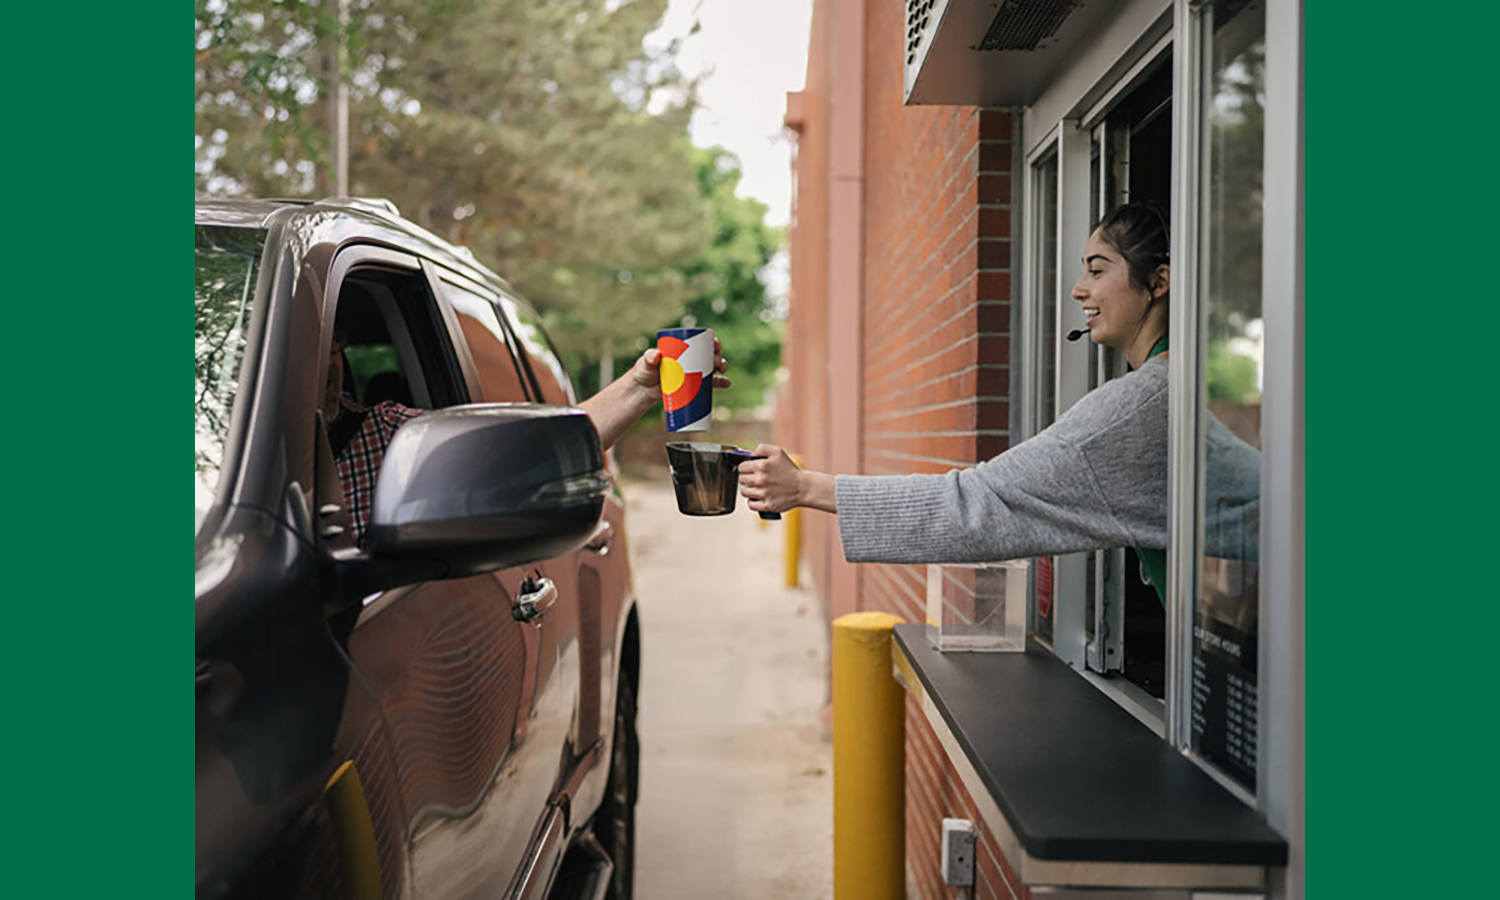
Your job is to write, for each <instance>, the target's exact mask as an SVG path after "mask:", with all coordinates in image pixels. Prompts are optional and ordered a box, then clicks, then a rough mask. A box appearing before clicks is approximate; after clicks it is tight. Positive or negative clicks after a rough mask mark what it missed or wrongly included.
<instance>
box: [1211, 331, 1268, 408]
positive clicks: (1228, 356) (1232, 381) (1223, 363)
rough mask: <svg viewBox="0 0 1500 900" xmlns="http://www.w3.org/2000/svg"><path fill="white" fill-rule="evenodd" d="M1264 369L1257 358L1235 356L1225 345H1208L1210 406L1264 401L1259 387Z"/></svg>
mask: <svg viewBox="0 0 1500 900" xmlns="http://www.w3.org/2000/svg"><path fill="white" fill-rule="evenodd" d="M1259 371H1260V365H1259V364H1258V363H1257V362H1256V361H1255V359H1254V358H1253V357H1250V356H1245V355H1244V354H1240V353H1235V352H1234V351H1233V350H1231V349H1230V348H1229V346H1228V345H1227V344H1225V343H1224V342H1222V341H1210V342H1209V344H1208V399H1209V401H1210V402H1214V401H1227V402H1231V403H1253V402H1255V401H1256V400H1257V399H1259V397H1260V388H1259V386H1258V385H1257V384H1256V376H1257V375H1258V374H1259Z"/></svg>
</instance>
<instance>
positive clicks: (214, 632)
mask: <svg viewBox="0 0 1500 900" xmlns="http://www.w3.org/2000/svg"><path fill="white" fill-rule="evenodd" d="M197 221H198V223H199V224H216V225H223V226H226V227H260V228H265V229H266V232H267V240H266V249H265V253H264V259H263V261H262V264H261V275H260V279H259V282H258V284H257V286H256V295H255V298H254V301H253V302H254V306H253V309H252V310H251V315H250V321H249V325H248V328H247V335H248V341H249V343H248V345H247V349H246V353H245V357H244V362H243V366H242V370H241V372H242V375H241V380H240V388H239V393H238V396H237V400H236V403H235V407H234V412H233V415H232V417H231V426H230V429H231V430H230V436H229V440H228V444H227V448H226V464H225V467H224V469H223V470H222V476H221V482H220V488H219V500H218V502H217V504H216V505H215V507H214V508H213V511H212V513H211V515H210V516H209V517H208V518H207V519H205V521H204V524H203V525H202V527H201V528H200V531H199V534H198V538H197V544H196V553H195V559H196V563H197V585H196V587H197V590H196V597H197V602H196V604H195V623H196V641H195V644H196V646H195V650H196V657H197V663H198V670H199V679H198V695H197V700H198V704H197V718H196V722H197V728H196V735H197V739H196V745H197V753H196V758H197V785H198V791H197V810H198V812H197V842H196V844H197V868H196V872H197V878H196V881H197V893H198V895H199V896H347V895H349V891H350V890H351V889H352V888H353V886H354V885H355V884H356V883H357V882H358V880H359V875H360V871H359V866H366V867H368V866H370V865H371V863H370V862H369V861H368V860H359V859H355V857H356V856H357V855H358V854H355V853H353V852H351V850H350V848H349V844H348V839H347V837H346V835H347V833H348V830H349V826H350V822H349V821H348V820H349V818H350V817H351V815H352V816H355V817H356V818H361V819H363V820H364V821H361V822H355V823H354V825H356V826H358V827H359V828H363V829H366V830H368V831H369V832H370V833H372V834H373V845H374V847H375V848H376V853H375V857H376V860H375V862H374V863H373V865H374V866H376V867H378V885H379V893H380V895H381V896H383V897H386V898H397V897H419V898H423V900H427V898H439V900H442V898H449V897H466V896H475V895H480V894H483V895H486V896H495V895H503V894H505V893H506V892H507V891H508V890H513V891H521V890H523V889H524V890H525V891H526V892H527V893H529V894H538V892H539V891H540V892H545V890H546V885H547V883H548V880H549V879H550V877H551V875H552V874H553V872H554V871H555V868H556V865H555V863H556V861H557V859H558V858H560V857H559V853H560V850H558V847H565V846H566V845H567V843H568V842H569V841H571V840H572V839H573V838H574V837H575V836H576V835H578V834H579V833H580V832H581V830H582V829H583V828H584V827H585V826H586V824H587V821H588V818H589V817H590V816H591V815H592V812H593V810H594V809H596V808H597V806H598V803H599V798H600V797H601V796H602V793H603V785H604V780H605V779H604V776H605V774H606V773H605V771H604V770H605V769H606V768H607V761H608V758H609V742H610V740H611V735H610V734H609V730H610V724H611V722H612V719H611V717H610V716H609V714H608V712H607V711H608V710H609V709H611V708H612V703H613V698H614V695H615V690H616V689H615V679H616V678H618V677H619V660H620V656H621V653H620V642H621V641H622V640H623V639H624V634H625V630H624V621H625V617H626V614H627V612H628V610H629V608H630V606H631V604H632V603H633V598H632V596H631V594H630V592H629V588H628V584H629V570H628V561H627V556H626V553H625V546H624V511H623V506H622V505H621V503H620V502H619V500H618V497H617V496H616V497H614V498H612V499H611V500H610V501H609V502H607V503H606V508H605V513H604V517H603V519H602V520H601V526H603V525H604V524H606V523H607V524H608V526H609V527H608V529H607V530H609V531H610V532H611V537H610V539H609V540H608V541H607V542H605V543H603V544H600V545H599V546H595V547H594V548H593V549H588V548H585V549H584V550H580V551H577V552H576V553H570V554H565V555H563V556H560V557H555V558H553V559H548V560H542V561H539V562H537V563H535V564H532V565H529V566H523V567H515V568H511V569H505V570H502V571H499V572H494V573H488V574H484V575H479V576H474V577H471V578H463V579H455V580H447V581H430V582H424V583H419V584H416V585H412V586H409V587H405V588H397V589H394V590H388V591H383V592H377V593H375V594H371V595H369V596H367V597H363V598H353V599H351V598H339V597H333V596H330V594H329V584H330V581H329V575H328V571H329V565H330V562H329V560H330V559H331V556H330V554H333V555H337V554H340V553H344V554H347V553H352V552H353V549H352V546H351V545H350V543H349V541H348V539H347V537H344V538H343V539H342V546H340V539H325V538H323V537H320V532H319V530H318V529H319V528H320V527H321V526H320V525H319V517H318V514H317V512H316V511H317V510H320V509H322V508H323V507H324V506H325V505H326V503H325V501H326V499H327V491H328V472H329V471H330V468H329V465H328V463H329V460H330V459H331V457H330V456H328V454H329V452H330V451H329V450H328V447H327V440H326V439H325V438H323V436H322V434H321V429H320V428H318V427H317V426H316V425H315V424H314V423H315V422H316V408H317V403H318V398H319V396H320V387H321V385H322V383H323V380H324V378H325V377H326V376H325V371H324V369H325V368H326V359H327V353H326V349H325V348H326V342H327V340H328V339H329V337H328V336H329V334H330V329H331V316H332V315H333V314H334V311H335V308H336V300H337V291H338V290H339V283H338V280H337V277H336V272H335V268H336V266H335V263H336V260H338V259H339V257H340V256H341V255H342V254H343V252H344V251H346V250H351V249H354V248H358V247H360V246H365V247H384V248H387V249H390V250H394V251H397V252H398V253H401V254H408V255H410V256H411V257H412V258H413V259H414V260H417V261H418V265H419V268H418V271H419V272H425V273H427V275H426V276H425V277H427V278H428V279H429V280H430V279H431V277H432V272H433V271H434V269H433V267H434V266H438V267H441V269H442V270H444V271H449V272H453V273H456V274H458V275H460V276H462V277H463V278H465V279H468V280H470V281H472V282H474V283H477V284H480V285H483V286H485V287H486V288H487V289H489V290H490V291H492V292H495V293H497V294H503V295H505V296H507V297H510V298H513V297H514V296H515V295H514V292H513V291H511V289H510V287H509V286H508V285H507V284H505V282H504V281H503V280H501V279H500V278H498V276H495V275H494V273H492V272H490V271H489V270H487V269H485V268H484V267H482V266H480V265H478V264H477V263H475V262H473V260H472V257H471V256H468V255H467V253H464V252H460V251H458V250H457V249H455V248H452V247H450V246H448V245H446V244H445V243H443V242H442V241H440V240H438V239H437V238H435V237H433V236H432V235H430V234H427V233H426V232H423V231H421V229H417V228H415V227H414V226H410V225H409V223H403V222H401V221H400V220H399V219H395V218H393V217H392V216H391V215H390V214H388V213H385V212H383V211H381V210H379V209H371V208H366V207H364V206H362V205H360V204H358V203H352V202H351V203H334V204H323V203H319V204H305V203H294V202H281V201H200V203H199V205H198V210H197ZM433 287H434V288H435V286H433ZM435 296H436V294H435ZM437 302H439V303H441V300H438V301H437ZM501 315H502V317H503V316H504V313H503V312H502V314H501ZM505 325H506V327H507V328H510V329H513V328H514V327H515V326H514V324H513V323H512V322H511V321H510V320H508V319H506V320H505ZM450 336H451V335H450ZM466 356H467V354H465V353H458V354H457V357H458V362H459V365H460V366H464V367H466V368H467V367H472V360H468V359H466ZM318 360H323V361H325V362H323V363H322V364H321V365H320V364H319V363H318V362H317V361H318ZM464 380H465V382H466V385H465V386H466V387H467V388H468V390H469V393H470V399H472V400H476V401H478V400H482V399H485V398H482V397H478V396H473V395H472V393H473V388H474V386H475V385H477V384H478V381H477V379H475V378H474V376H473V372H472V371H467V370H466V371H465V372H464ZM530 390H531V391H533V392H534V391H535V387H534V385H533V386H532V387H531V388H530ZM534 399H536V398H534ZM320 478H321V482H320ZM340 496H341V493H340ZM601 550H603V551H604V552H602V553H601V552H600V551H601ZM528 575H540V576H541V577H545V578H549V579H551V580H552V581H553V582H554V584H555V585H556V587H557V590H558V595H559V598H560V600H559V602H558V603H557V604H556V605H555V606H554V607H552V608H551V609H550V610H549V611H548V612H547V613H546V614H545V615H543V616H542V617H541V619H540V621H537V622H535V623H530V624H527V623H522V622H519V621H516V620H515V619H514V618H513V617H512V605H513V603H514V602H515V599H516V593H517V589H518V588H519V586H520V584H521V582H522V580H523V579H524V578H526V577H527V576H528ZM601 709H602V710H604V712H602V713H601ZM346 763H352V764H353V766H352V768H353V769H355V770H357V772H358V778H357V779H355V780H354V781H353V782H352V783H355V784H358V785H359V787H360V791H359V793H360V795H361V796H360V798H359V799H360V800H361V801H362V802H359V803H355V804H353V806H352V807H350V805H349V804H346V803H341V802H331V801H330V799H329V798H330V789H331V787H332V784H331V781H335V780H336V776H337V775H339V774H340V773H341V772H342V771H343V769H341V767H343V766H344V765H345V764H346ZM350 808H353V809H355V810H356V812H355V813H350V812H349V809H350ZM554 832H555V833H556V835H555V836H550V837H549V835H553V833H554ZM341 835H344V837H341ZM544 838H545V839H544ZM559 841H560V843H559ZM539 854H543V855H546V857H547V858H545V859H544V858H541V856H540V855H539ZM527 872H531V873H534V877H533V879H532V880H531V881H530V882H525V879H524V875H525V873H527ZM536 878H540V879H542V881H541V883H540V884H539V883H538V882H537V881H536Z"/></svg>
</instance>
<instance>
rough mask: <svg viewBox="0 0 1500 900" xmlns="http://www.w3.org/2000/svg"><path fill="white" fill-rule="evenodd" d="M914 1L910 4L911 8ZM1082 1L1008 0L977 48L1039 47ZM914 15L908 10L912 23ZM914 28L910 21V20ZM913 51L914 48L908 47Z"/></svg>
mask: <svg viewBox="0 0 1500 900" xmlns="http://www.w3.org/2000/svg"><path fill="white" fill-rule="evenodd" d="M909 8H910V4H908V9H909ZM1077 8H1078V3H1076V2H1073V0H1005V2H1003V3H1001V4H1000V11H999V12H997V13H995V19H994V21H992V22H990V30H989V31H986V32H985V33H984V40H982V41H980V42H979V46H977V47H975V48H974V49H976V50H1035V49H1036V48H1037V47H1038V45H1040V44H1041V43H1042V41H1045V40H1047V39H1048V38H1050V37H1052V36H1053V35H1055V34H1057V29H1058V28H1060V27H1062V23H1063V20H1064V19H1066V18H1067V17H1068V16H1069V14H1071V13H1072V12H1073V10H1074V9H1077ZM909 22H910V15H909V14H908V23H909ZM907 27H908V29H910V24H908V26H907ZM908 52H910V51H908Z"/></svg>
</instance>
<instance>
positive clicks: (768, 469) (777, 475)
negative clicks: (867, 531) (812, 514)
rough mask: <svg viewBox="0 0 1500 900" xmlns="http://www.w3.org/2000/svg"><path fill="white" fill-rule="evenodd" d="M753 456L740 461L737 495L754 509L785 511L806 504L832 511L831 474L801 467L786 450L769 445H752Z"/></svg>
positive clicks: (834, 505)
mask: <svg viewBox="0 0 1500 900" xmlns="http://www.w3.org/2000/svg"><path fill="white" fill-rule="evenodd" d="M755 455H756V456H764V457H765V459H748V460H745V461H744V462H742V463H740V467H739V468H740V494H741V495H742V496H743V497H744V498H745V500H746V501H747V503H746V505H747V506H749V507H750V508H751V509H753V510H755V511H756V512H778V513H779V512H786V511H787V510H789V509H791V508H792V507H794V506H808V507H811V508H813V509H821V510H823V511H824V512H835V511H836V499H835V494H834V482H833V476H832V475H825V474H823V473H822V472H809V471H806V470H804V469H801V468H799V467H798V466H797V464H796V463H794V462H792V458H791V457H790V456H787V455H786V451H785V450H783V449H781V448H780V447H777V446H774V445H772V444H761V445H760V446H758V447H756V448H755Z"/></svg>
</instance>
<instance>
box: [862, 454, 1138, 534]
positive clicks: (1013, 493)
mask: <svg viewBox="0 0 1500 900" xmlns="http://www.w3.org/2000/svg"><path fill="white" fill-rule="evenodd" d="M834 485H835V497H836V502H837V505H838V520H839V536H840V537H841V539H842V540H843V545H844V557H845V558H846V559H848V560H849V561H850V562H890V563H923V562H934V563H942V562H984V561H995V560H1002V559H1018V558H1022V557H1029V556H1041V555H1044V554H1050V553H1071V552H1074V551H1078V550H1090V549H1094V548H1097V547H1117V546H1126V545H1128V544H1130V543H1131V539H1132V535H1131V534H1130V533H1129V532H1128V531H1127V530H1126V529H1125V528H1124V527H1123V526H1122V525H1121V524H1120V523H1119V522H1118V521H1117V520H1116V519H1115V517H1114V516H1113V514H1111V513H1110V512H1109V511H1108V510H1109V504H1108V503H1106V502H1105V498H1104V496H1103V493H1102V492H1101V490H1100V487H1099V485H1098V483H1097V481H1096V479H1095V478H1094V475H1093V473H1092V471H1091V470H1090V469H1089V466H1088V464H1087V462H1086V461H1085V459H1084V457H1083V455H1082V454H1081V453H1080V452H1079V451H1078V449H1076V448H1075V447H1074V446H1072V445H1071V444H1070V443H1068V442H1066V441H1063V440H1060V439H1058V438H1057V437H1054V436H1052V435H1049V434H1048V433H1046V432H1044V433H1042V434H1039V435H1037V436H1036V437H1034V438H1032V439H1031V440H1029V441H1025V442H1023V443H1021V444H1018V445H1017V446H1015V447H1013V448H1011V449H1010V450H1008V451H1006V452H1005V453H1002V454H1000V455H999V456H997V457H995V458H994V459H991V460H988V461H986V462H983V463H980V464H979V465H977V466H975V467H973V468H970V469H958V470H955V471H952V472H948V473H945V474H943V475H906V476H884V477H882V476H860V475H840V476H838V478H837V479H836V480H835V482H834Z"/></svg>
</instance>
